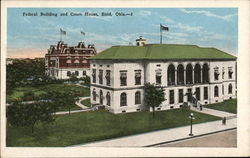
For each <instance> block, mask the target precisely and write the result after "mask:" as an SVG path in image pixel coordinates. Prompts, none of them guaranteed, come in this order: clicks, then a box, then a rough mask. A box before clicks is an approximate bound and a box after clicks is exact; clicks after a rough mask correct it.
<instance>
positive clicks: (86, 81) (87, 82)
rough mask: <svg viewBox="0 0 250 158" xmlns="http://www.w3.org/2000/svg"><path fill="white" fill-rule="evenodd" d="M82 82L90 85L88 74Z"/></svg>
mask: <svg viewBox="0 0 250 158" xmlns="http://www.w3.org/2000/svg"><path fill="white" fill-rule="evenodd" d="M84 84H85V85H86V86H90V77H89V76H86V77H85V78H84Z"/></svg>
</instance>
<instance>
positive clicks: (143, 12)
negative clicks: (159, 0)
mask: <svg viewBox="0 0 250 158" xmlns="http://www.w3.org/2000/svg"><path fill="white" fill-rule="evenodd" d="M139 14H140V15H141V16H150V15H151V12H150V11H148V10H141V11H140V12H139Z"/></svg>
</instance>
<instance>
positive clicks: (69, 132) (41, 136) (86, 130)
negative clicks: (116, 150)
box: [7, 109, 220, 147]
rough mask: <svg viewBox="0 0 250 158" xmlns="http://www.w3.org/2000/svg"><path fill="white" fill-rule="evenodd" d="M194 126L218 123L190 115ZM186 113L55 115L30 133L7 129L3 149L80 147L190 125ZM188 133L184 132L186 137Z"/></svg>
mask: <svg viewBox="0 0 250 158" xmlns="http://www.w3.org/2000/svg"><path fill="white" fill-rule="evenodd" d="M193 113H194V116H195V118H196V119H195V120H194V123H201V122H208V121H214V120H219V119H220V118H219V117H214V116H211V115H206V114H202V113H198V112H193ZM189 114H190V110H188V109H173V110H167V111H159V112H156V117H155V118H154V119H153V118H152V113H150V112H135V113H126V114H117V115H115V114H112V113H109V112H106V111H91V112H83V113H75V114H71V115H61V116H56V121H55V122H53V123H52V124H49V125H42V124H39V125H37V126H36V127H35V132H34V133H33V134H31V129H30V128H16V127H10V126H8V127H7V146H29V147H35V146H37V147H46V146H48V147H53V146H54V147H57V146H58V147H60V146H69V145H75V144H82V143H87V142H92V141H98V140H104V139H108V138H115V137H121V136H127V135H132V134H138V133H143V132H149V131H155V130H160V129H167V128H173V127H179V126H185V125H189V124H190V120H189V118H188V116H189ZM188 132H189V131H187V134H188Z"/></svg>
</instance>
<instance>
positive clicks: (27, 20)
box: [23, 17, 31, 24]
mask: <svg viewBox="0 0 250 158" xmlns="http://www.w3.org/2000/svg"><path fill="white" fill-rule="evenodd" d="M23 20H24V21H26V22H27V23H29V24H31V22H30V20H29V19H28V18H26V17H24V18H23Z"/></svg>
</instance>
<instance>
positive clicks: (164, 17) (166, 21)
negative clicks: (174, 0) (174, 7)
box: [160, 16, 174, 23]
mask: <svg viewBox="0 0 250 158" xmlns="http://www.w3.org/2000/svg"><path fill="white" fill-rule="evenodd" d="M160 18H161V19H162V20H163V22H164V23H174V20H172V19H170V18H169V17H166V16H160Z"/></svg>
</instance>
